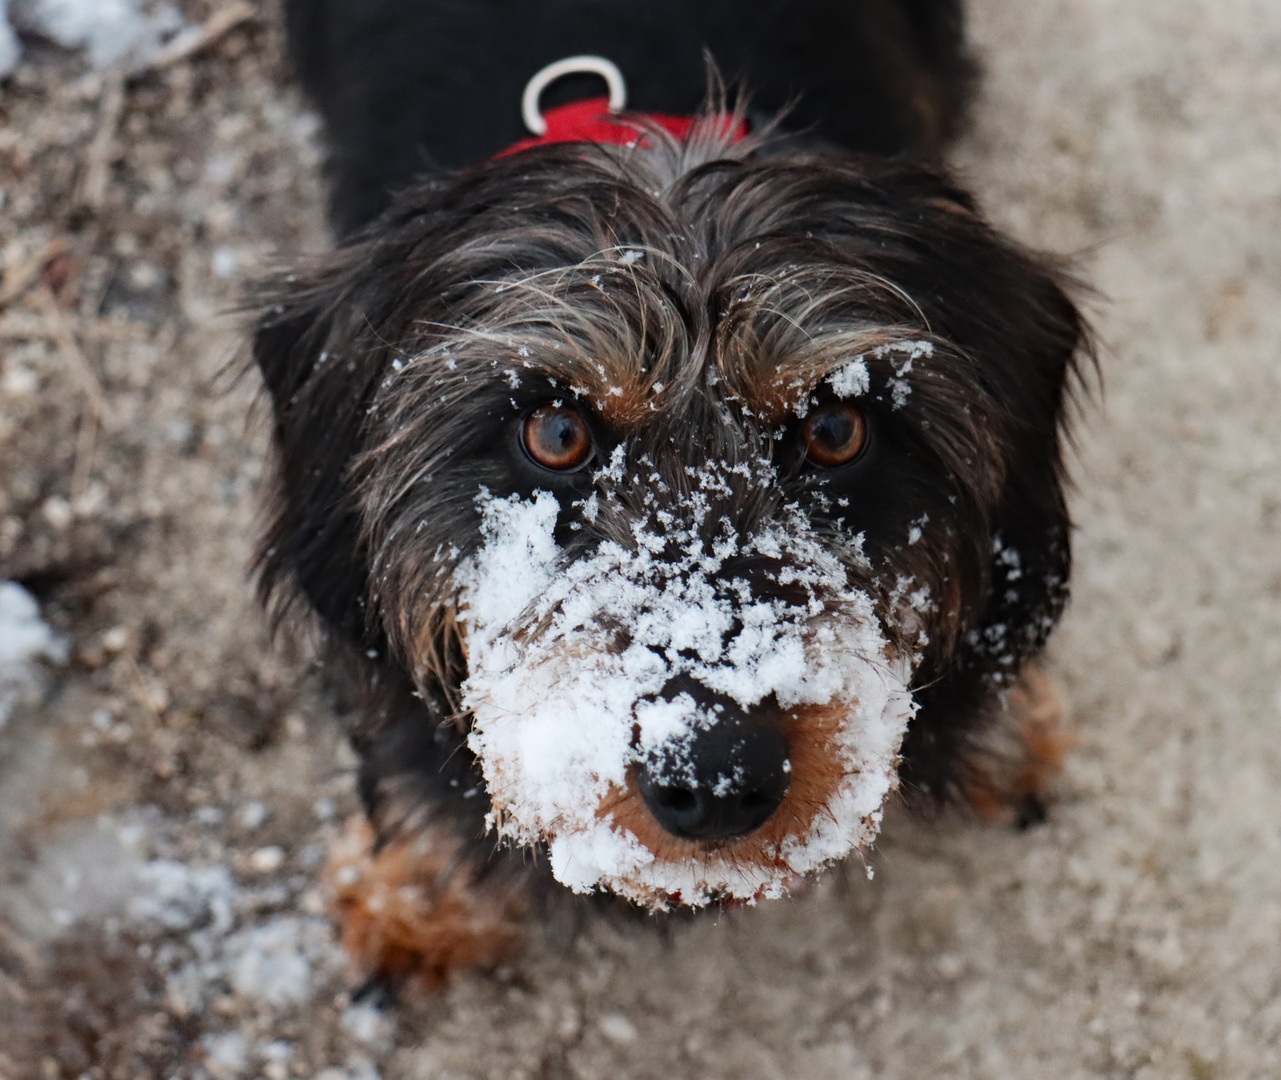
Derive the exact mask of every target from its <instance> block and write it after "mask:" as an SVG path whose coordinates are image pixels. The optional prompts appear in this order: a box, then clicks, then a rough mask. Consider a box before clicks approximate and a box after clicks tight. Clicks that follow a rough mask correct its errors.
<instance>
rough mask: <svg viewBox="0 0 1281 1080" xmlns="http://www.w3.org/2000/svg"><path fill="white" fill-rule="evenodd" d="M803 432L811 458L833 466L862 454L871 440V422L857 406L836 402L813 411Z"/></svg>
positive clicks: (807, 453) (846, 462) (829, 466)
mask: <svg viewBox="0 0 1281 1080" xmlns="http://www.w3.org/2000/svg"><path fill="white" fill-rule="evenodd" d="M801 434H802V437H803V438H804V440H805V454H806V456H807V457H808V458H809V459H810V461H812V462H813V463H814V464H815V465H823V466H825V467H827V468H829V469H830V468H834V467H835V466H837V465H845V464H848V463H849V462H851V461H853V460H854V459H855V458H856V457H858V452H859V451H860V450H862V449H863V443H864V442H866V441H867V423H866V421H864V419H863V414H862V413H861V412H859V411H858V409H856V408H854V406H853V405H846V404H845V403H844V402H839V401H834V402H830V403H829V404H827V405H820V406H819V407H818V408H817V409H815V410H814V411H813V412H812V413H810V414H809V416H808V417H807V418H806V420H805V427H804V428H803V429H802V432H801Z"/></svg>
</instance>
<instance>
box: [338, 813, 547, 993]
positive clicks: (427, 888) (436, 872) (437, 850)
mask: <svg viewBox="0 0 1281 1080" xmlns="http://www.w3.org/2000/svg"><path fill="white" fill-rule="evenodd" d="M326 880H327V884H328V888H329V892H330V896H331V901H332V907H333V910H334V912H335V914H336V915H337V918H338V920H339V923H340V926H341V933H342V942H343V946H344V948H346V950H347V953H348V955H349V956H350V957H351V959H352V962H353V964H354V965H355V967H356V968H357V971H358V972H359V975H360V977H361V978H362V979H363V980H364V985H365V986H367V987H379V988H382V989H383V990H385V991H388V992H394V991H395V989H396V988H398V987H401V986H407V985H411V984H417V985H418V986H420V987H423V988H431V987H433V986H436V985H437V984H438V983H440V981H441V980H442V979H444V978H445V977H446V976H447V975H449V974H450V973H451V972H454V971H459V970H462V969H465V968H485V967H492V966H493V965H495V964H497V963H499V962H501V961H502V960H505V959H508V958H510V957H511V956H512V955H514V954H515V953H517V952H519V950H520V948H521V946H522V944H523V942H524V917H525V913H526V901H525V897H524V895H523V894H522V893H521V891H520V890H519V889H518V888H517V887H515V886H514V885H513V884H512V883H511V882H510V881H509V880H503V879H502V877H501V875H493V876H487V877H485V878H484V879H483V880H482V879H481V877H480V875H479V874H478V872H477V867H476V865H475V863H474V862H473V861H472V860H471V859H468V858H465V857H463V856H462V855H461V852H460V845H459V843H458V841H457V839H455V838H454V837H452V836H451V835H450V834H449V833H448V832H446V831H445V830H443V829H430V828H428V829H419V830H408V831H405V832H404V833H403V834H401V835H399V836H396V837H395V838H393V839H392V840H391V841H389V842H388V843H385V844H383V845H381V846H380V847H375V844H374V833H373V830H372V829H371V828H370V827H369V825H368V824H367V823H366V822H365V821H364V820H363V818H360V819H352V820H351V821H350V822H348V824H347V827H346V829H345V830H344V832H343V833H342V834H341V835H340V836H339V837H338V839H337V840H336V841H335V842H334V844H333V845H332V847H331V850H330V856H329V864H328V867H327V869H326Z"/></svg>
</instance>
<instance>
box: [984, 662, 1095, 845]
mask: <svg viewBox="0 0 1281 1080" xmlns="http://www.w3.org/2000/svg"><path fill="white" fill-rule="evenodd" d="M1063 714H1064V705H1063V695H1062V692H1061V690H1060V689H1059V687H1058V685H1057V684H1056V683H1055V682H1054V680H1053V679H1051V678H1050V677H1049V676H1048V675H1047V674H1046V673H1045V672H1044V671H1043V670H1042V669H1041V668H1040V667H1039V666H1037V665H1035V664H1027V665H1025V666H1024V668H1023V670H1022V672H1020V674H1019V679H1018V682H1016V683H1015V684H1014V686H1013V687H1012V688H1011V689H1010V692H1009V695H1008V696H1007V697H1006V700H1005V704H1004V707H1003V711H1002V715H1001V716H1000V717H999V718H998V720H997V723H996V725H995V732H994V736H993V738H992V740H991V741H990V745H988V746H985V747H983V748H982V749H981V750H980V751H979V753H978V754H976V755H975V756H974V757H973V758H971V760H970V762H969V781H968V783H967V785H966V789H965V794H966V797H967V799H968V800H969V803H970V805H971V806H972V807H973V808H974V809H975V810H976V811H977V812H978V814H979V815H980V816H981V817H983V818H986V819H987V820H988V821H991V822H995V823H998V824H1009V825H1015V826H1017V827H1018V828H1021V829H1026V828H1030V827H1031V826H1033V825H1039V824H1041V823H1042V822H1044V821H1045V820H1046V817H1047V809H1046V808H1047V806H1048V804H1049V803H1051V802H1052V801H1053V800H1052V798H1051V795H1050V792H1051V789H1052V786H1053V783H1054V780H1055V778H1056V777H1057V776H1058V774H1059V773H1060V772H1062V770H1063V763H1064V761H1065V760H1066V758H1067V755H1068V752H1069V751H1070V750H1071V749H1072V747H1073V746H1075V745H1076V741H1077V740H1076V738H1075V737H1074V736H1073V735H1072V734H1071V733H1070V732H1068V731H1067V730H1066V725H1065V721H1064V715H1063Z"/></svg>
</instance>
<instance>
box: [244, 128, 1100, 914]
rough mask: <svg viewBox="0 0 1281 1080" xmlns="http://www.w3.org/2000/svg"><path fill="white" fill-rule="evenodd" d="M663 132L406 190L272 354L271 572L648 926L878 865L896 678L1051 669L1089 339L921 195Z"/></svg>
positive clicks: (955, 195)
mask: <svg viewBox="0 0 1281 1080" xmlns="http://www.w3.org/2000/svg"><path fill="white" fill-rule="evenodd" d="M717 127H723V125H717ZM651 142H652V144H653V145H651V146H648V147H643V148H633V149H620V148H613V149H605V148H584V147H581V146H553V147H543V148H539V149H537V150H534V151H529V152H526V153H523V154H519V155H516V156H514V157H511V158H506V159H501V160H498V161H495V162H491V163H488V164H486V165H484V166H481V167H478V168H476V169H474V170H471V171H468V172H466V173H463V174H461V175H454V176H450V177H446V178H441V179H437V180H433V181H430V182H428V183H426V184H424V185H422V186H420V187H418V188H415V189H413V190H411V191H409V192H407V193H406V194H405V195H404V196H403V197H402V198H401V199H400V201H399V202H398V203H397V205H396V207H395V208H394V209H393V210H392V211H391V212H390V213H389V214H388V215H387V216H386V217H384V218H383V219H382V220H381V221H380V222H379V223H378V224H377V225H376V226H374V227H373V228H372V229H371V230H370V231H368V232H367V233H366V234H365V235H364V236H363V237H362V238H360V239H359V240H358V241H357V242H356V243H355V244H353V245H351V246H349V247H347V248H344V249H343V250H341V251H339V252H338V253H337V254H336V255H335V256H333V257H331V258H330V259H328V260H327V261H325V262H323V263H321V264H319V265H318V266H316V267H315V268H313V269H312V270H310V271H306V272H303V273H302V274H300V275H299V276H298V277H296V278H294V277H291V278H290V279H288V280H282V281H281V282H279V283H277V286H276V292H275V295H274V296H273V298H272V300H271V302H270V307H269V309H268V312H267V314H266V315H265V316H264V318H263V321H262V323H261V324H260V328H259V332H258V337H257V342H256V356H257V360H258V363H259V366H260V367H261V369H262V371H263V374H264V376H265V379H266V382H267V385H268V388H269V390H270V392H271V395H272V398H273V403H274V407H275V435H276V446H277V451H278V456H279V459H280V466H281V470H280V472H281V487H280V495H279V505H278V516H277V520H276V524H275V527H274V530H273V533H272V537H271V540H270V545H271V546H270V547H269V548H268V549H267V556H266V575H267V581H268V584H269V585H274V584H279V583H280V582H282V581H284V580H286V579H288V580H290V581H292V583H293V584H294V585H295V586H296V588H297V590H298V591H299V592H300V593H301V594H302V595H304V596H305V597H307V598H308V600H309V601H310V603H311V605H312V606H313V607H314V608H315V609H316V611H317V612H318V613H319V614H320V616H321V618H322V620H323V621H324V622H325V623H326V624H327V625H328V627H329V628H330V629H331V630H332V631H334V632H336V633H337V634H338V635H339V636H342V637H345V638H347V639H349V640H353V641H355V642H357V643H359V645H360V647H361V648H362V649H367V650H369V651H370V652H371V653H375V654H379V655H380V656H381V655H383V654H386V655H389V656H391V657H393V658H395V662H396V663H397V664H398V665H399V666H400V667H401V668H402V669H403V670H404V671H406V672H407V673H408V674H409V675H410V676H411V677H412V679H413V681H414V682H415V684H416V685H417V687H418V688H419V691H420V692H421V693H422V694H423V696H424V698H425V699H426V700H428V701H431V702H436V703H438V704H439V703H443V705H444V708H443V709H439V710H438V711H440V712H441V713H442V715H440V716H439V717H437V718H436V719H437V720H438V721H439V722H440V723H441V724H443V725H446V726H448V725H454V726H456V728H457V730H458V732H459V736H458V737H459V740H460V741H461V740H465V745H466V747H467V748H468V750H469V751H470V752H471V753H472V754H474V755H475V757H476V759H477V760H478V762H479V767H480V769H481V770H482V772H483V776H484V781H485V785H486V788H487V793H488V796H489V799H490V803H491V806H490V821H491V823H492V825H493V826H494V828H496V829H497V830H498V832H499V833H500V834H501V835H503V836H506V837H510V838H511V839H513V840H515V841H517V842H521V843H540V844H546V845H547V848H548V851H549V854H550V859H551V865H552V869H553V872H554V873H555V875H556V877H557V878H558V879H559V880H561V881H562V882H564V883H565V884H567V885H569V886H571V887H572V888H574V889H576V890H580V891H586V890H591V889H595V888H598V887H608V888H610V889H613V890H615V891H617V892H619V893H622V894H624V895H626V896H629V897H631V898H633V899H636V900H639V901H641V902H643V903H646V904H649V905H651V906H657V907H662V906H667V905H670V904H672V903H685V904H695V905H697V904H702V903H706V902H708V901H709V900H711V899H714V898H717V897H739V898H754V897H757V896H762V895H771V894H777V893H778V892H780V891H781V890H782V889H783V888H784V887H785V885H786V883H787V882H788V881H789V880H791V879H792V878H793V877H794V876H795V875H798V874H804V873H806V872H808V871H811V870H813V869H815V868H817V867H819V866H821V865H823V864H825V863H827V862H829V861H831V860H833V859H836V858H839V857H841V856H843V855H846V854H848V853H849V852H850V851H852V850H855V849H861V848H862V847H863V846H865V845H866V844H867V843H869V842H870V841H871V839H872V838H873V837H874V836H875V834H876V831H877V828H878V826H879V821H880V814H881V808H882V805H883V803H884V800H885V798H886V797H887V795H888V794H889V793H890V792H891V791H892V790H894V788H895V787H896V784H897V782H898V781H897V776H898V771H899V764H900V757H899V755H900V751H901V749H902V748H903V740H904V737H905V734H906V733H908V732H909V731H910V730H911V729H912V728H913V727H914V722H913V719H912V718H913V714H914V712H915V710H916V705H915V704H914V702H913V698H912V693H911V691H912V688H913V687H920V686H927V685H938V684H940V683H943V682H946V681H947V680H949V679H955V678H956V677H957V675H958V672H965V671H969V672H973V673H977V677H981V678H982V679H983V680H984V682H985V685H990V684H992V683H993V682H994V681H996V682H999V680H1000V679H1001V678H1002V677H1003V676H1006V675H1008V674H1009V673H1011V672H1013V671H1014V670H1015V669H1016V668H1017V666H1018V665H1019V663H1020V662H1021V660H1022V659H1023V658H1025V657H1026V656H1027V655H1028V654H1029V653H1030V652H1032V651H1034V650H1035V649H1037V648H1039V647H1040V645H1041V644H1042V643H1043V641H1044V637H1045V634H1046V633H1047V632H1048V629H1049V627H1050V625H1052V623H1053V621H1054V619H1055V618H1056V617H1057V614H1058V610H1059V608H1060V606H1061V603H1062V598H1063V590H1064V585H1065V581H1066V573H1067V547H1066V517H1065V514H1064V510H1063V501H1062V495H1061V490H1060V475H1059V472H1060V454H1059V444H1060V426H1061V417H1062V412H1063V398H1064V383H1065V379H1066V377H1067V375H1068V373H1069V371H1070V368H1071V363H1072V359H1071V358H1072V356H1073V353H1074V350H1075V349H1076V347H1077V345H1078V341H1079V338H1080V336H1081V324H1080V321H1079V318H1078V316H1077V313H1076V311H1075V309H1074V308H1073V306H1072V304H1071V303H1070V301H1069V300H1068V299H1067V298H1066V296H1065V295H1064V293H1063V291H1062V289H1061V288H1060V285H1059V284H1058V282H1057V281H1056V278H1055V276H1054V275H1053V273H1051V272H1050V271H1048V270H1047V269H1046V268H1045V267H1044V266H1043V265H1042V264H1041V263H1039V262H1038V261H1037V260H1035V259H1033V258H1031V257H1030V256H1028V255H1027V254H1026V253H1024V252H1022V251H1021V250H1020V249H1018V248H1017V247H1016V246H1014V245H1012V244H1011V243H1009V242H1008V241H1005V240H1003V239H1001V238H1000V237H999V236H997V235H996V234H995V233H994V232H993V231H992V230H991V229H990V228H988V227H987V226H986V225H985V224H984V223H983V222H982V221H981V220H980V218H979V217H978V216H977V215H976V214H975V212H974V211H973V208H972V206H971V204H970V202H969V200H968V198H967V197H966V196H965V195H964V194H963V193H961V192H960V191H958V190H956V189H955V188H954V187H952V186H951V185H950V184H949V183H948V182H947V181H946V180H945V179H944V178H942V177H940V176H939V175H938V174H936V173H933V172H929V171H926V170H924V169H920V168H917V167H912V166H908V165H899V164H889V163H885V162H882V161H876V160H861V159H856V158H849V157H836V156H821V155H807V156H797V155H777V156H769V155H768V154H763V153H760V152H759V151H757V150H756V149H754V148H753V146H752V145H751V144H750V143H747V144H739V145H738V146H735V147H730V146H726V145H723V143H722V142H721V141H720V140H718V138H717V136H716V131H715V129H714V128H713V127H712V126H710V125H709V126H708V128H707V130H706V131H705V132H703V133H702V134H701V135H696V136H695V137H694V138H693V139H691V140H689V141H688V142H685V143H676V142H674V141H672V140H670V139H668V138H665V137H663V136H662V134H661V133H658V132H655V133H654V135H653V138H652V140H651ZM940 715H942V713H940ZM920 720H921V722H925V720H926V717H925V716H924V715H923V716H922V717H921V718H920ZM951 722H954V723H959V721H951ZM925 732H926V735H927V736H928V739H927V741H928V742H930V743H931V744H933V743H937V742H939V741H940V740H941V741H942V742H946V740H947V735H946V732H945V731H935V732H930V731H929V730H928V727H927V728H926V729H925ZM377 737H378V735H377V732H374V733H373V734H372V736H371V738H373V739H375V740H376V739H377ZM912 745H913V744H912V741H911V737H910V736H909V741H908V744H907V746H908V752H910V750H911V747H912ZM922 747H923V750H922V753H923V755H924V756H925V757H928V749H927V748H926V746H925V743H922ZM455 749H458V748H455Z"/></svg>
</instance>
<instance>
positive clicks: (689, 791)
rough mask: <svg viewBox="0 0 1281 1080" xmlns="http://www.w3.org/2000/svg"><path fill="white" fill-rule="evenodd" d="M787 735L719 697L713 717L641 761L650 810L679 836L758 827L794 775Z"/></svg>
mask: <svg viewBox="0 0 1281 1080" xmlns="http://www.w3.org/2000/svg"><path fill="white" fill-rule="evenodd" d="M787 755H788V746H787V738H786V736H784V735H783V733H782V732H781V731H779V730H777V729H776V728H775V727H774V726H773V725H772V724H770V723H769V722H768V721H767V720H762V719H761V718H753V717H751V716H749V715H748V714H747V713H746V712H744V711H743V710H742V709H740V708H739V707H738V706H737V705H734V704H732V703H728V702H724V700H723V699H722V700H721V703H720V705H719V708H718V711H717V714H716V719H715V722H714V723H712V724H711V725H710V726H708V727H706V728H704V729H702V730H700V731H698V732H697V733H695V734H694V735H693V736H692V737H691V738H689V739H687V740H681V742H680V743H679V744H678V745H676V746H674V747H670V748H666V749H665V750H664V752H662V753H661V754H660V755H659V756H657V757H655V758H651V759H650V760H648V761H646V762H644V763H643V764H641V765H640V766H639V767H638V768H637V774H636V779H637V782H638V784H639V785H640V790H641V795H642V796H643V797H644V799H645V805H646V806H648V807H649V810H650V813H652V814H653V815H654V818H655V819H656V820H657V821H658V823H659V824H660V825H662V827H663V828H664V829H666V830H667V831H668V832H669V833H671V834H672V835H673V836H679V837H683V838H685V839H689V840H728V839H730V838H732V837H735V836H743V835H745V834H747V833H750V832H752V831H753V830H755V829H758V828H760V826H761V825H763V824H765V822H766V820H767V819H768V818H769V816H770V815H771V814H772V813H774V811H775V810H777V809H778V805H779V803H781V802H782V801H783V795H784V794H785V793H786V791H787V785H788V782H789V781H790V780H791V764H790V762H789V761H788V756H787Z"/></svg>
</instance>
